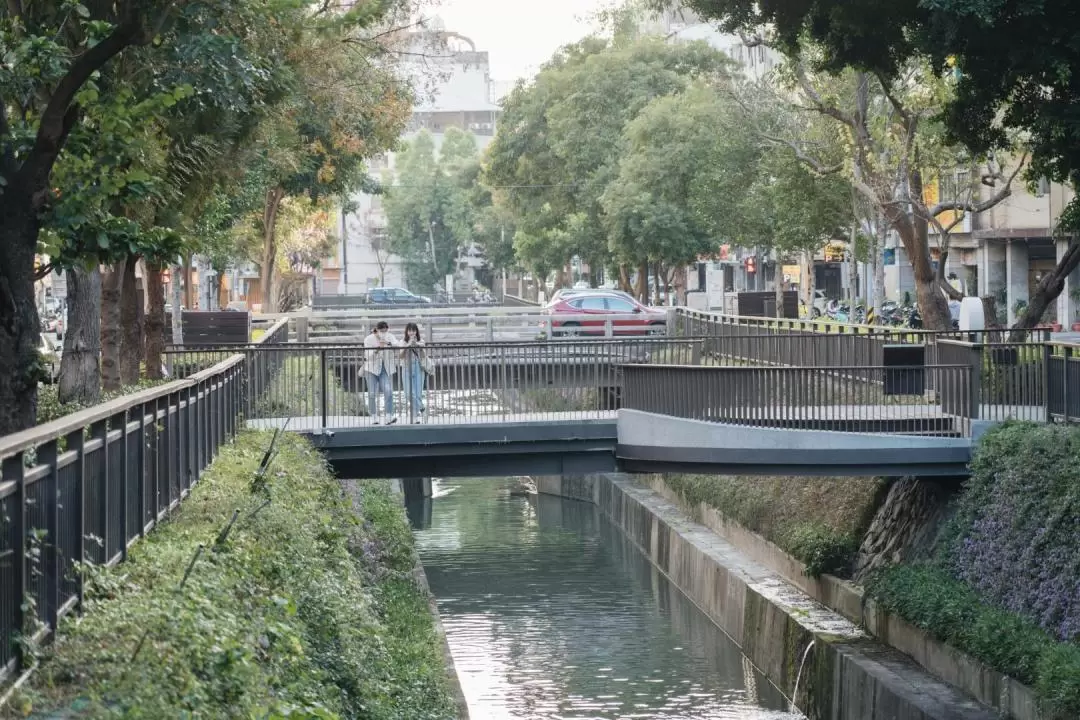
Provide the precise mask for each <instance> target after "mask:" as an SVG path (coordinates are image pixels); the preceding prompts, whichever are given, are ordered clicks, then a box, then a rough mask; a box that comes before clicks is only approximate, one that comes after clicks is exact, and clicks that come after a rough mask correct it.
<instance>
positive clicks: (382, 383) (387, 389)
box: [367, 368, 394, 417]
mask: <svg viewBox="0 0 1080 720" xmlns="http://www.w3.org/2000/svg"><path fill="white" fill-rule="evenodd" d="M367 389H368V414H369V415H371V417H376V416H377V415H378V414H379V402H378V394H379V391H380V390H381V391H382V396H383V401H384V404H385V405H386V414H387V415H393V414H394V378H393V376H391V375H390V374H389V373H388V372H386V368H383V369H382V371H381V372H380V373H379V374H378V375H376V374H374V373H368V374H367Z"/></svg>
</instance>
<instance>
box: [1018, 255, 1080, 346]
mask: <svg viewBox="0 0 1080 720" xmlns="http://www.w3.org/2000/svg"><path fill="white" fill-rule="evenodd" d="M1078 265H1080V243H1075V242H1074V243H1070V244H1069V249H1068V250H1066V251H1065V254H1064V255H1062V256H1061V260H1059V261H1058V264H1057V265H1056V266H1055V267H1054V269H1053V270H1051V271H1050V272H1048V273H1047V274H1046V275H1045V276H1043V279H1042V280H1041V281H1040V282H1039V286H1038V287H1037V288H1035V294H1034V295H1033V296H1032V297H1031V299H1030V300H1029V301H1028V306H1027V309H1026V310H1025V311H1024V314H1023V315H1022V316H1021V317H1020V319H1019V320H1017V321H1016V324H1015V325H1014V326H1013V331H1012V333H1011V334H1010V336H1009V339H1010V340H1011V341H1012V342H1023V341H1024V340H1025V339H1026V338H1027V334H1028V331H1029V330H1031V329H1032V328H1033V327H1035V326H1036V325H1038V324H1039V322H1040V321H1041V320H1042V317H1043V315H1044V314H1046V311H1047V309H1048V308H1049V307H1050V305H1051V304H1053V302H1054V301H1055V300H1057V298H1058V295H1060V294H1061V291H1062V290H1064V289H1065V280H1066V279H1067V278H1068V277H1069V275H1070V274H1072V271H1073V270H1075V269H1076V267H1077V266H1078Z"/></svg>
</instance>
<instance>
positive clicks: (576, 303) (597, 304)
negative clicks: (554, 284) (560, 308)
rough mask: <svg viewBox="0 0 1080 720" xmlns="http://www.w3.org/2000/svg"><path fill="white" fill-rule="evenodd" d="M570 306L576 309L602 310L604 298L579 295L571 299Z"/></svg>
mask: <svg viewBox="0 0 1080 720" xmlns="http://www.w3.org/2000/svg"><path fill="white" fill-rule="evenodd" d="M568 304H569V305H570V307H572V308H575V309H577V310H603V309H604V298H602V297H581V298H576V299H574V300H571V301H570V302H569V303H568Z"/></svg>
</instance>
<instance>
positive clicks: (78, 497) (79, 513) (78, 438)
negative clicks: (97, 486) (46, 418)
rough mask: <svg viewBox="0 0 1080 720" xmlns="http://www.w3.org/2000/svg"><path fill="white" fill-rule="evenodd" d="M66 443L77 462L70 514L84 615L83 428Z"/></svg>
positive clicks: (77, 587)
mask: <svg viewBox="0 0 1080 720" xmlns="http://www.w3.org/2000/svg"><path fill="white" fill-rule="evenodd" d="M66 441H67V449H68V451H69V452H74V453H75V462H74V463H72V465H71V467H72V470H73V472H74V473H75V487H74V493H73V494H74V496H75V497H74V498H73V500H72V503H71V505H72V507H71V508H70V509H68V512H71V513H74V514H75V517H74V520H75V522H74V525H75V557H73V558H71V561H72V562H74V563H78V564H79V570H77V571H76V572H75V595H76V597H78V599H79V600H78V608H79V612H80V613H82V611H83V607H84V606H83V571H82V564H83V562H84V561H85V560H86V452H85V444H86V443H85V436H84V435H83V431H82V428H79V429H78V430H75V431H73V432H71V433H69V434H68V435H67V437H66Z"/></svg>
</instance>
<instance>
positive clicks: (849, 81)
mask: <svg viewBox="0 0 1080 720" xmlns="http://www.w3.org/2000/svg"><path fill="white" fill-rule="evenodd" d="M749 42H751V44H754V43H768V42H769V41H768V40H767V39H764V38H760V37H759V38H756V39H753V40H750V41H749ZM814 50H815V48H814V47H812V46H809V45H807V46H804V48H803V50H802V52H803V53H804V55H803V56H800V57H796V58H789V62H788V64H787V66H786V67H785V75H786V87H785V86H781V87H782V90H781V91H776V92H774V93H773V97H774V100H773V101H772V103H773V104H774V105H778V106H783V108H784V109H781V110H779V111H777V112H775V113H774V116H775V117H778V118H780V119H781V121H782V122H780V123H779V124H778V125H775V126H766V127H761V126H759V127H758V131H759V133H760V134H761V136H762V137H763V138H764V139H765V140H767V141H769V142H772V143H774V144H777V145H780V146H784V147H786V148H788V149H789V150H790V151H792V152H794V153H795V155H796V157H798V158H799V159H800V161H802V162H803V163H804V164H805V165H806V166H807V167H808V168H810V169H812V170H813V171H814V172H815V173H817V174H818V175H828V174H832V173H837V172H844V173H845V174H846V177H847V179H848V181H849V182H850V183H851V185H852V187H853V188H854V189H855V191H856V192H858V193H859V194H860V195H861V196H862V198H863V199H864V200H865V201H866V202H867V203H868V204H869V205H870V206H871V208H873V212H874V214H875V216H876V221H875V223H874V224H875V225H876V227H877V229H878V233H879V236H880V237H879V243H878V244H879V245H881V244H882V243H883V240H884V237H883V233H884V228H885V227H886V226H888V227H891V228H892V229H893V230H894V231H895V232H896V234H897V236H898V237H899V239H900V242H901V244H902V245H903V247H904V250H905V251H906V254H907V258H908V262H909V263H910V264H911V266H912V271H913V276H914V279H915V287H916V295H917V297H918V302H919V308H920V310H921V312H922V317H923V320H924V322H925V324H926V326H927V327H929V328H935V329H940V330H944V329H948V328H950V327H951V326H952V321H951V316H950V313H949V309H948V306H947V304H946V301H945V294H946V293H947V292H949V291H951V288H949V289H948V290H946V288H945V287H944V286H945V285H946V283H945V282H944V278H943V277H941V276H939V274H938V272H936V271H935V270H934V267H933V264H932V260H931V247H930V235H929V232H928V228H929V226H930V224H932V223H934V224H935V225H936V227H937V228H938V229H939V230H945V227H944V226H943V225H941V223H940V221H939V220H938V218H939V217H940V216H941V215H942V214H943V213H944V212H946V211H957V212H966V213H979V212H984V211H986V210H988V209H990V208H992V207H994V206H995V205H997V204H998V203H1000V202H1002V201H1003V200H1005V199H1006V198H1007V197H1009V196H1010V195H1011V194H1012V183H1013V181H1014V179H1015V177H1016V175H1017V173H1018V172H1019V171H1020V167H1021V166H1022V165H1023V161H1021V163H1020V164H1019V165H1018V166H1017V167H1016V168H1015V169H1014V170H1013V171H1012V172H1011V174H1006V172H1005V170H1004V168H1003V167H1002V166H1001V165H1000V164H999V163H995V162H993V160H992V159H991V160H990V161H989V162H988V163H987V168H988V172H987V173H986V174H984V175H983V176H982V177H981V181H982V183H983V184H985V185H989V186H990V187H991V188H992V193H991V194H990V195H989V196H988V197H986V198H985V199H982V198H980V199H979V200H978V201H975V200H974V199H973V198H972V196H971V194H968V196H967V197H966V198H965V197H961V196H957V197H954V198H950V199H948V200H944V201H941V202H938V203H936V204H934V205H933V206H928V205H927V203H926V201H925V198H924V194H923V177H924V176H925V175H927V173H928V171H930V172H933V173H936V172H938V170H939V169H940V168H942V167H956V166H958V165H963V164H970V163H971V162H972V161H971V158H970V155H968V154H966V153H965V152H963V151H962V150H961V149H959V148H957V147H955V146H950V145H948V144H947V143H946V142H945V141H944V140H945V136H944V135H943V133H941V132H940V130H939V128H937V127H936V126H935V124H934V118H935V117H936V115H937V114H938V113H939V112H940V110H941V108H942V107H943V105H944V102H945V98H947V97H948V95H949V92H950V88H949V87H948V86H947V85H946V84H945V83H944V82H942V81H940V80H939V79H937V78H935V77H934V76H933V74H932V73H930V72H929V71H928V68H927V66H926V65H925V64H923V63H919V62H916V61H912V62H911V63H910V64H909V66H908V68H907V70H908V74H907V75H905V76H904V77H903V78H901V79H899V80H896V81H893V82H890V83H889V84H882V81H881V80H880V79H879V78H877V77H873V76H871V75H869V74H867V73H865V72H856V71H845V72H843V73H841V74H840V75H827V74H824V73H814V72H813V71H811V69H810V68H811V67H812V66H813V65H814V64H815V63H814V62H813V60H814V59H815V57H816V56H815V55H814ZM791 94H793V95H794V96H795V97H796V98H798V100H797V101H796V103H795V105H792V104H791V100H789V99H788V98H789V97H790V95H791ZM759 97H760V96H759ZM793 109H794V110H797V111H798V112H799V113H801V114H803V115H804V116H807V115H808V117H809V118H810V119H807V120H805V121H801V119H800V118H798V117H797V114H796V113H793V112H792V110H793ZM816 119H823V120H825V122H827V123H829V124H832V125H833V127H834V128H835V129H838V130H839V132H840V133H842V147H843V154H842V157H841V158H840V161H839V162H837V156H836V153H835V150H834V144H833V143H830V142H824V143H823V142H822V137H821V135H822V133H821V130H820V129H818V128H817V124H816V122H815V120H816ZM822 147H825V148H826V149H827V150H829V151H831V153H827V154H822ZM954 225H955V223H954ZM947 238H948V234H947V233H946V232H941V233H939V239H943V240H945V241H946V242H947ZM880 251H881V248H880V247H878V248H875V249H874V258H875V262H876V261H877V260H876V259H877V256H878V254H879V253H880ZM882 285H883V283H882V280H881V278H877V282H875V286H876V287H875V302H874V304H875V307H878V308H879V309H880V300H881V291H882Z"/></svg>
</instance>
